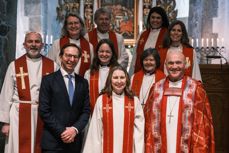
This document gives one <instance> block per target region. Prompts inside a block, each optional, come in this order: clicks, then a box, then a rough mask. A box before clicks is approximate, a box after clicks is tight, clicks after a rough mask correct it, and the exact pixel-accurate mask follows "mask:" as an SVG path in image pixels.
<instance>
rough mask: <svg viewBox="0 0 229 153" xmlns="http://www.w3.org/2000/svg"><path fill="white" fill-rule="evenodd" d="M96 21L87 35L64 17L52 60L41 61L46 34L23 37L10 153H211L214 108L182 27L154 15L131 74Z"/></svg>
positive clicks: (107, 15) (7, 94)
mask: <svg viewBox="0 0 229 153" xmlns="http://www.w3.org/2000/svg"><path fill="white" fill-rule="evenodd" d="M94 22H95V23H96V25H97V27H96V28H94V29H93V30H92V31H90V32H88V33H86V31H85V26H84V22H83V20H82V18H81V17H80V16H79V15H78V14H75V13H69V14H67V15H66V17H65V21H64V25H63V28H62V31H61V37H60V39H57V40H55V41H54V43H53V45H52V47H51V49H50V50H49V52H48V55H47V57H48V58H46V57H44V56H38V54H39V55H40V50H41V48H42V39H41V37H40V34H37V33H35V32H31V33H29V34H27V35H26V38H25V42H24V47H25V48H26V52H27V53H26V54H25V55H24V56H22V57H20V58H19V59H17V60H15V61H14V62H12V63H11V64H10V66H9V68H8V71H7V74H6V78H5V80H4V84H3V87H2V91H1V99H0V103H1V104H2V105H1V106H2V107H1V108H0V121H1V122H3V123H4V126H3V128H2V132H3V134H5V135H6V136H7V139H6V147H5V152H6V153H13V152H15V153H24V152H30V153H35V152H43V153H54V152H55V153H62V152H66V151H67V152H69V153H73V152H79V151H80V150H81V151H82V152H83V153H90V152H91V153H92V152H93V153H94V152H98V153H121V152H123V153H132V152H133V153H143V152H146V153H152V152H155V153H157V152H161V153H178V152H187V153H188V152H193V153H199V152H203V153H214V152H215V142H214V130H213V123H212V115H211V109H210V104H209V100H208V97H207V94H206V91H205V90H204V88H203V86H202V84H201V75H200V69H199V65H198V63H197V59H196V53H195V50H194V49H193V47H192V46H191V45H190V44H189V38H188V34H187V30H186V27H185V25H184V23H183V22H182V21H178V20H177V21H174V22H173V23H171V24H169V20H168V17H167V15H166V12H165V10H164V9H163V8H161V7H153V8H151V10H150V12H149V14H148V18H147V26H146V27H147V29H146V30H145V31H143V32H142V33H141V34H140V35H139V38H138V40H137V43H136V50H135V52H134V53H133V58H132V61H131V64H130V66H129V72H127V66H128V63H129V57H128V54H127V52H126V50H125V46H124V39H123V37H122V35H120V34H118V33H116V32H113V31H112V30H110V24H111V11H110V10H108V9H106V8H99V9H98V10H96V12H95V14H94ZM31 50H34V51H31ZM38 51H39V53H38ZM35 52H36V54H35ZM49 58H50V59H52V60H53V61H55V62H56V63H57V64H55V62H53V61H51V60H50V59H49ZM44 65H45V66H44ZM59 67H60V70H58V71H57V69H58V68H59ZM54 71H57V72H55V73H54V74H51V75H49V73H52V72H54ZM61 74H62V75H61ZM45 75H47V76H45ZM42 76H45V77H44V78H43V79H42ZM60 76H61V77H63V78H62V81H61V79H58V78H59V77H60ZM65 76H66V77H65ZM68 76H69V77H68ZM129 76H131V77H129ZM24 78H25V79H24ZM85 79H86V80H87V81H86V82H87V83H85V81H84V80H85ZM54 80H55V81H54ZM69 80H70V82H69ZM71 80H72V81H73V85H72V86H71ZM61 82H63V86H60V87H59V85H58V84H61ZM40 84H41V89H40ZM87 84H88V85H87ZM64 85H66V87H64ZM63 87H64V88H65V89H66V91H64V92H66V95H68V96H69V99H66V100H65V98H68V96H65V95H64V96H62V95H61V93H60V91H62V88H63ZM72 87H73V88H74V90H73V93H74V95H73V97H71V96H70V95H71V92H70V90H71V88H72ZM39 92H40V94H39ZM63 94H64V93H63ZM53 97H55V98H53ZM72 98H73V100H72ZM77 100H78V101H80V104H74V101H76V103H79V102H77ZM38 101H39V103H40V105H39V113H40V117H41V118H40V117H39V115H38ZM55 101H56V104H55ZM57 101H58V102H57ZM66 101H69V104H68V106H66V107H67V108H65V105H62V104H61V103H63V102H66ZM72 102H73V103H72ZM57 103H58V104H60V106H62V108H61V107H57V105H58V104H57ZM79 108H82V109H80V110H79ZM57 110H61V111H59V114H58V111H57ZM73 110H74V111H76V112H74V111H73ZM88 110H90V111H88ZM66 111H69V112H66ZM74 113H75V114H74ZM60 114H63V115H60ZM58 115H60V116H58ZM63 117H66V118H67V119H66V121H65V119H64V118H63ZM68 118H69V120H68ZM89 118H90V119H89ZM28 121H31V124H30V123H29V124H28ZM42 122H43V123H42ZM87 122H88V126H86V124H85V123H87ZM34 123H35V124H34ZM43 124H44V126H43ZM10 125H14V126H10ZM42 126H43V127H42ZM64 127H65V129H63V128H64ZM28 133H29V134H28ZM83 134H84V136H83ZM47 138H48V139H47ZM44 139H45V140H44ZM39 140H42V141H41V142H40V141H39ZM40 143H41V144H40ZM28 146H29V147H28ZM40 146H41V149H40ZM74 147H75V148H77V149H74Z"/></svg>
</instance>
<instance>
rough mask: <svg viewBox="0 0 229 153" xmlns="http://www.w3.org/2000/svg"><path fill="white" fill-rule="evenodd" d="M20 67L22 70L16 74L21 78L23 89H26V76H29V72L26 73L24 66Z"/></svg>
mask: <svg viewBox="0 0 229 153" xmlns="http://www.w3.org/2000/svg"><path fill="white" fill-rule="evenodd" d="M19 69H20V72H19V73H18V74H16V77H20V78H21V87H22V89H26V87H25V76H28V75H29V74H28V73H25V72H24V71H23V67H20V68H19Z"/></svg>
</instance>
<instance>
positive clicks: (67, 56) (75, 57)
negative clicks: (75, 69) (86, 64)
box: [64, 53, 79, 59]
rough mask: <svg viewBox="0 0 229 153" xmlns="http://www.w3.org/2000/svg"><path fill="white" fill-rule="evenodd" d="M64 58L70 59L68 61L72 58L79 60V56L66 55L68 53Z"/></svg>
mask: <svg viewBox="0 0 229 153" xmlns="http://www.w3.org/2000/svg"><path fill="white" fill-rule="evenodd" d="M64 56H65V57H66V58H68V59H70V58H72V57H73V58H74V59H77V58H79V55H72V54H66V53H64Z"/></svg>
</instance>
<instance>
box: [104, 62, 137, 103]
mask: <svg viewBox="0 0 229 153" xmlns="http://www.w3.org/2000/svg"><path fill="white" fill-rule="evenodd" d="M116 70H121V71H123V72H124V73H125V76H126V87H125V88H124V93H125V95H126V96H128V97H129V98H134V93H133V91H131V89H130V77H129V75H128V73H127V71H126V69H125V68H123V67H122V66H121V65H116V66H114V67H111V69H110V71H109V74H108V76H107V80H106V84H105V88H104V89H103V90H102V91H101V93H100V95H101V94H107V95H108V96H112V91H113V89H112V83H111V79H112V75H113V73H114V71H116Z"/></svg>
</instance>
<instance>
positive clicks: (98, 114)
mask: <svg viewBox="0 0 229 153" xmlns="http://www.w3.org/2000/svg"><path fill="white" fill-rule="evenodd" d="M102 139H103V123H102V96H99V97H98V99H97V101H96V104H95V108H94V112H93V115H92V118H91V122H90V123H89V130H88V133H87V138H86V141H85V145H84V149H83V153H94V152H97V153H102V150H103V149H102V147H103V140H102Z"/></svg>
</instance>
